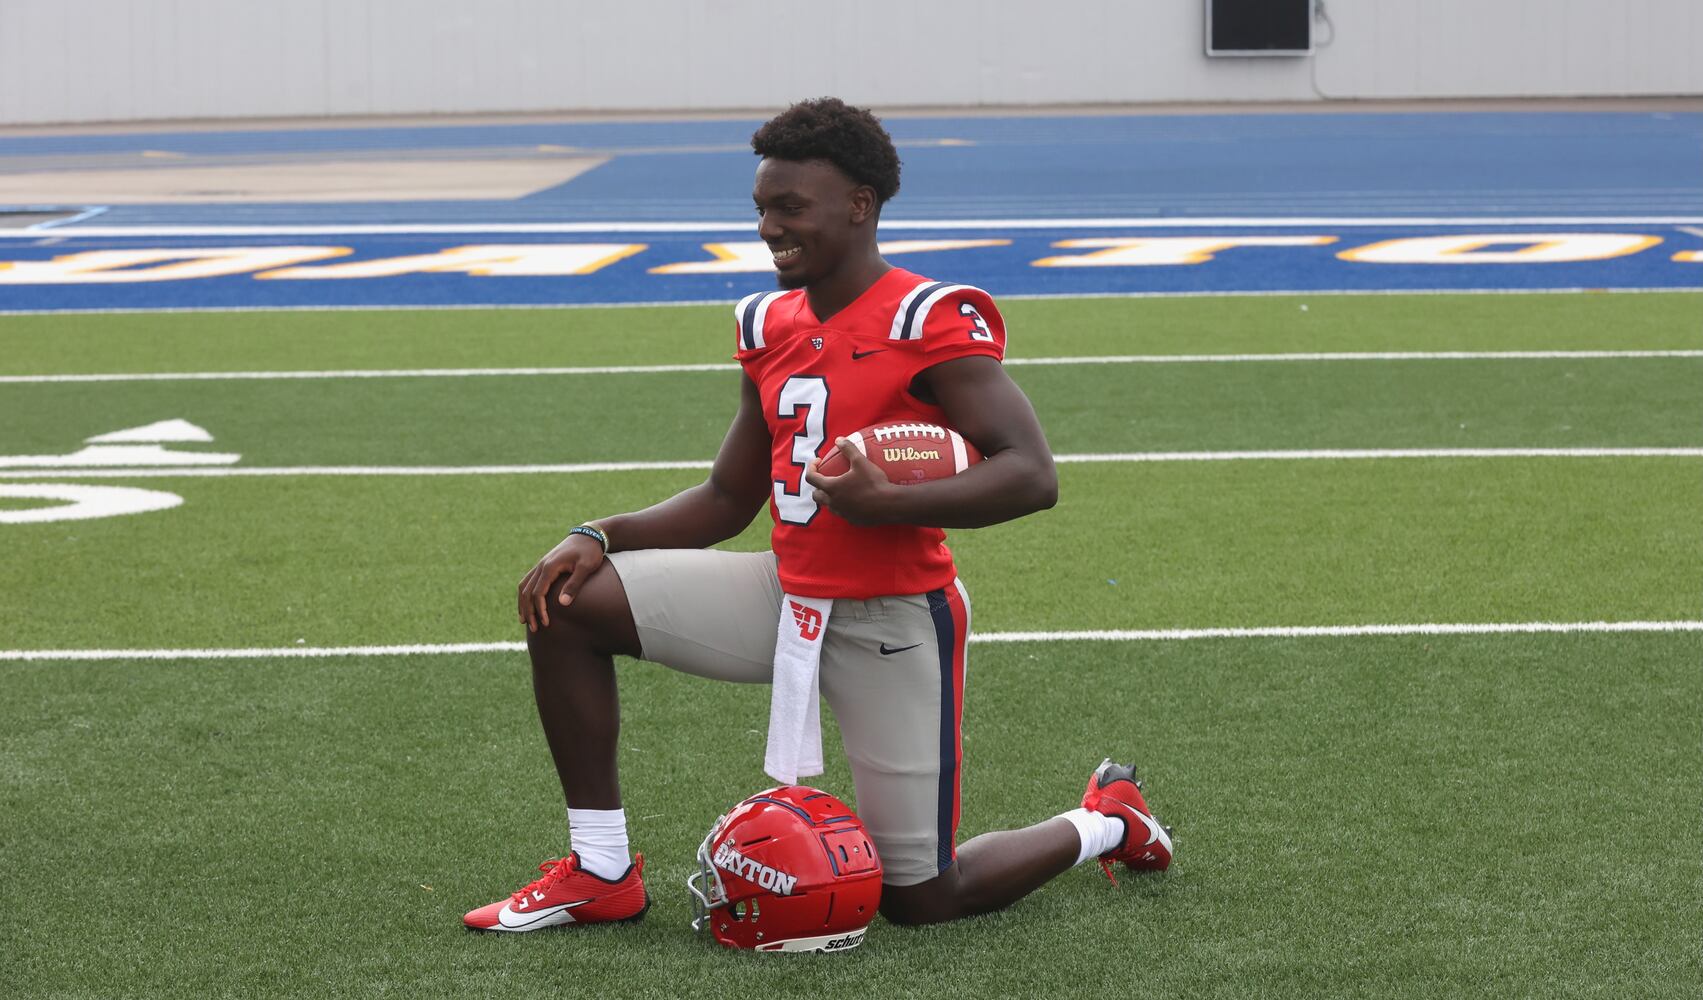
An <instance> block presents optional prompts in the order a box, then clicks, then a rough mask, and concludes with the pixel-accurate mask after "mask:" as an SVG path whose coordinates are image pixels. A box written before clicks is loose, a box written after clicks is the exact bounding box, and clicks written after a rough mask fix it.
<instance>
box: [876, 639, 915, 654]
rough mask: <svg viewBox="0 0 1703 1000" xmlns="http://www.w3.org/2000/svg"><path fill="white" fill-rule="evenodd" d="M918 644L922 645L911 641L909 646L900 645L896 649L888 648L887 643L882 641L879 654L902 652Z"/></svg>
mask: <svg viewBox="0 0 1703 1000" xmlns="http://www.w3.org/2000/svg"><path fill="white" fill-rule="evenodd" d="M920 645H922V643H920V642H913V643H911V644H910V645H909V646H900V647H899V648H898V649H888V648H887V644H886V643H882V644H881V655H882V656H892V655H893V654H894V653H903V652H904V651H905V650H907V649H915V648H917V647H918V646H920Z"/></svg>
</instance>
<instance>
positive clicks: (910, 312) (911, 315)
mask: <svg viewBox="0 0 1703 1000" xmlns="http://www.w3.org/2000/svg"><path fill="white" fill-rule="evenodd" d="M950 287H952V283H951V282H950V281H936V282H935V283H934V284H932V285H929V286H928V287H927V288H925V289H923V290H922V291H921V292H918V293H917V297H916V298H914V299H912V300H911V307H910V308H909V309H907V310H905V326H904V331H905V332H904V335H903V336H901V337H900V338H899V339H900V340H921V339H922V331H921V330H913V329H912V328H911V324H913V323H915V322H916V319H917V310H918V309H921V308H922V304H923V303H924V302H927V301H928V297H929V296H930V295H933V294H934V293H935V292H938V291H940V290H941V289H942V288H950Z"/></svg>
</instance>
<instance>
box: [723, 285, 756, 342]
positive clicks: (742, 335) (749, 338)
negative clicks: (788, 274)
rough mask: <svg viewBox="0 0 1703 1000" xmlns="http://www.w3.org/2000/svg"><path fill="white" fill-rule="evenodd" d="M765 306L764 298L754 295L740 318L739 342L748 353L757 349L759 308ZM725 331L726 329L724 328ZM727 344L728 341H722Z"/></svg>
mask: <svg viewBox="0 0 1703 1000" xmlns="http://www.w3.org/2000/svg"><path fill="white" fill-rule="evenodd" d="M762 304H763V296H761V295H753V296H751V301H750V302H747V303H746V304H745V313H744V315H742V316H740V317H739V342H740V343H741V344H744V345H745V349H746V350H747V351H751V350H755V349H756V347H757V307H758V306H760V305H762ZM723 329H726V328H725V327H723ZM722 343H724V344H725V343H727V341H725V340H724V341H722Z"/></svg>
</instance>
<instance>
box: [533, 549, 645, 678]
mask: <svg viewBox="0 0 1703 1000" xmlns="http://www.w3.org/2000/svg"><path fill="white" fill-rule="evenodd" d="M567 582H568V581H567V578H566V577H564V578H562V579H560V580H557V581H556V582H555V583H554V584H552V585H551V586H550V592H549V596H548V597H547V598H546V600H547V607H548V608H549V612H550V623H549V624H548V625H544V624H542V623H540V626H539V632H538V633H536V634H541V635H544V636H546V637H548V638H549V639H551V640H554V641H558V642H568V643H572V644H574V645H582V646H586V647H589V648H591V649H592V650H594V651H595V652H598V653H602V654H605V655H610V656H613V655H617V654H620V655H625V656H637V655H638V653H639V641H638V630H637V629H636V628H635V627H634V626H633V613H632V610H631V609H630V608H629V607H628V606H627V593H626V590H625V589H624V588H622V586H621V582H620V577H618V576H617V575H616V574H615V571H614V570H613V569H611V568H610V567H609V564H608V563H605V564H603V565H602V566H600V567H598V569H597V571H596V572H595V573H593V574H592V575H591V578H590V579H589V580H587V581H585V585H584V586H582V587H580V589H579V593H577V594H575V595H574V598H573V600H572V601H571V602H569V603H568V604H563V603H562V591H563V590H564V589H565V588H566V587H567Z"/></svg>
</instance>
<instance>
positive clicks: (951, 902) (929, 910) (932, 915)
mask: <svg viewBox="0 0 1703 1000" xmlns="http://www.w3.org/2000/svg"><path fill="white" fill-rule="evenodd" d="M948 874H950V872H949V873H948ZM955 881H956V880H954V879H949V878H947V877H946V876H941V877H939V878H932V879H929V880H928V881H927V882H923V883H920V884H918V885H904V886H895V885H886V886H882V887H881V915H882V916H883V917H886V918H887V921H888V922H889V923H894V924H902V925H907V926H913V927H915V926H921V925H923V924H939V923H945V922H946V921H948V920H956V919H958V918H959V917H960V916H962V915H963V913H962V907H960V906H959V905H958V897H957V893H956V891H955V889H956V885H955Z"/></svg>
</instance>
